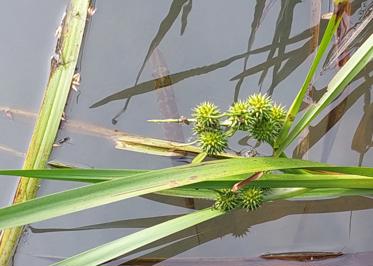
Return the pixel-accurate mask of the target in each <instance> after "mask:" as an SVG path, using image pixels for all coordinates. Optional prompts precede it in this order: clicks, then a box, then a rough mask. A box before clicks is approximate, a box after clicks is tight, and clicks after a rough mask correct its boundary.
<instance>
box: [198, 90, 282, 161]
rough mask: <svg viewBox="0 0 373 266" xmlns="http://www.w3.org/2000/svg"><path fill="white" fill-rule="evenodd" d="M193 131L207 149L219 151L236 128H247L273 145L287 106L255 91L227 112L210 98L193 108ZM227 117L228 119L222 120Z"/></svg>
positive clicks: (207, 151) (213, 151)
mask: <svg viewBox="0 0 373 266" xmlns="http://www.w3.org/2000/svg"><path fill="white" fill-rule="evenodd" d="M192 116H193V118H195V120H196V122H195V124H194V128H193V130H194V132H195V133H196V134H197V135H198V141H199V144H200V146H201V148H202V150H203V151H204V152H206V153H207V154H209V155H216V154H219V153H221V152H223V151H224V150H225V149H226V148H227V146H228V138H229V137H231V136H232V135H233V134H234V133H235V132H236V131H238V130H242V131H247V132H248V133H249V134H250V136H251V137H252V138H254V139H256V140H257V141H260V142H267V143H269V144H271V145H273V142H274V140H275V139H276V138H277V136H278V134H279V133H280V130H281V128H282V126H283V123H284V119H285V116H286V111H285V109H284V108H283V107H282V106H280V105H277V104H274V103H273V102H272V100H271V98H270V97H269V96H266V95H263V94H254V95H251V96H250V97H248V98H247V99H246V100H245V101H237V102H235V103H234V104H233V105H232V106H231V107H230V108H229V109H228V111H227V112H225V113H221V112H220V110H219V108H218V107H217V106H216V105H215V104H213V103H210V102H203V103H201V104H200V105H198V106H197V107H196V108H194V110H193V114H192ZM222 119H225V121H223V122H222V121H221V120H222Z"/></svg>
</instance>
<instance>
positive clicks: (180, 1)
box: [135, 0, 188, 84]
mask: <svg viewBox="0 0 373 266" xmlns="http://www.w3.org/2000/svg"><path fill="white" fill-rule="evenodd" d="M187 1H188V0H173V1H172V4H171V6H170V10H169V11H168V14H167V16H166V17H165V18H164V19H163V20H162V22H161V24H160V25H159V29H158V32H157V34H156V35H155V37H154V39H153V40H152V42H151V43H150V46H149V49H148V53H147V54H146V56H145V59H144V62H143V63H142V65H141V68H140V71H139V73H138V74H137V77H136V82H135V84H137V83H138V82H139V79H140V76H141V73H142V71H143V70H144V67H145V64H146V62H147V61H148V59H149V57H150V55H151V54H152V53H153V51H154V49H155V48H156V47H157V46H158V45H159V44H160V43H161V41H162V39H163V37H164V36H165V35H166V33H167V32H168V31H169V30H170V29H171V27H172V25H173V23H174V22H175V20H176V18H177V17H178V16H179V14H180V12H181V9H182V7H183V5H184V4H185V3H186V2H187Z"/></svg>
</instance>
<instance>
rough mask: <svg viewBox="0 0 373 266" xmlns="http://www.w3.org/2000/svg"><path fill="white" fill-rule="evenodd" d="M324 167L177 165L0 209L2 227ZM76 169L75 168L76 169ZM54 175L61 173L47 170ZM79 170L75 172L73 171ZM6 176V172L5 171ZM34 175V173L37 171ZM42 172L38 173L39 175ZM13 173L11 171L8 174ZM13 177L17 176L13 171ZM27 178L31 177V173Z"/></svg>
mask: <svg viewBox="0 0 373 266" xmlns="http://www.w3.org/2000/svg"><path fill="white" fill-rule="evenodd" d="M317 166H318V167H321V166H325V164H322V163H316V162H310V161H301V160H293V159H284V158H277V159H274V158H243V159H225V160H218V161H212V162H206V163H200V164H197V165H187V166H178V167H172V168H166V169H161V170H154V171H151V172H146V173H141V174H136V175H132V176H129V177H127V178H116V179H114V180H109V181H105V182H100V183H97V184H92V185H88V186H85V187H80V188H76V189H72V190H68V191H64V192H60V193H55V194H52V195H48V196H44V197H40V198H37V199H33V200H30V201H28V202H24V203H20V204H17V205H14V206H10V207H6V208H2V209H0V228H8V227H13V226H19V225H24V224H28V223H32V222H37V221H42V220H46V219H49V218H53V217H57V216H61V215H64V214H69V213H73V212H77V211H80V210H84V209H88V208H93V207H96V206H101V205H105V204H108V203H112V202H116V201H120V200H123V199H126V198H130V197H135V196H140V195H145V194H148V193H154V192H158V191H162V190H165V189H169V188H174V187H180V186H185V185H188V184H193V183H198V182H202V181H208V180H218V179H219V178H224V177H226V176H229V175H240V174H248V173H252V172H259V171H267V170H278V169H284V168H304V167H317ZM73 170H74V169H73ZM44 171H45V172H44V173H47V171H50V172H49V175H51V176H52V175H55V174H56V173H58V172H60V171H65V173H66V171H68V170H66V169H62V170H44ZM74 171H76V169H75V170H74ZM109 171H110V172H108V171H107V170H92V169H90V170H85V171H84V174H85V175H88V174H89V172H90V174H91V175H92V176H96V177H97V176H101V177H102V176H120V170H109ZM3 173H5V172H3ZM34 173H35V172H34ZM40 173H41V172H39V174H40ZM6 174H11V172H9V171H8V172H6ZM14 174H18V173H16V172H14ZM25 174H26V175H30V174H31V175H32V170H30V171H29V172H28V173H25ZM126 174H127V172H126Z"/></svg>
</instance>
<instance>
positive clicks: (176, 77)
mask: <svg viewBox="0 0 373 266" xmlns="http://www.w3.org/2000/svg"><path fill="white" fill-rule="evenodd" d="M310 36H311V34H310V30H309V29H307V30H305V31H303V32H301V33H300V34H298V35H296V36H294V37H292V38H290V39H289V42H288V44H289V45H290V44H294V43H297V42H301V41H303V40H305V39H307V38H309V37H310ZM271 47H272V45H266V46H263V47H261V48H258V49H254V50H251V51H249V52H246V53H241V54H238V55H235V56H232V57H229V58H227V59H224V60H221V61H219V62H217V63H213V64H210V65H206V66H201V67H197V68H193V69H189V70H185V71H182V72H178V73H175V74H170V75H169V76H168V80H169V82H166V83H165V82H163V80H164V78H163V77H162V79H163V80H161V78H158V79H153V80H149V81H146V82H143V83H140V84H138V85H135V86H132V87H129V88H126V89H124V90H121V91H119V92H117V93H114V94H111V95H109V96H107V97H105V98H103V99H101V100H99V101H98V102H96V103H94V104H92V105H91V106H90V108H97V107H100V106H102V105H105V104H107V103H110V102H112V101H117V100H123V99H128V98H131V97H133V96H136V95H140V94H144V93H148V92H151V91H154V90H156V89H159V88H163V87H166V86H170V85H171V84H176V83H178V82H180V81H182V80H184V79H187V78H192V77H196V76H200V75H204V74H208V73H210V72H213V71H215V70H218V69H221V68H224V67H226V66H228V65H230V64H231V63H233V62H235V61H237V60H239V59H243V58H245V57H246V56H247V55H251V54H259V53H263V52H266V51H268V50H270V49H271ZM301 53H303V54H304V51H302V50H301V49H296V50H294V51H291V52H289V53H286V56H285V57H284V60H287V59H289V58H290V57H297V56H299V55H300V54H301ZM276 63H278V59H277V58H276V57H275V58H273V59H272V60H270V61H267V62H264V63H262V64H259V65H256V66H254V67H252V68H250V69H247V70H246V71H244V72H242V73H241V74H239V75H237V76H235V77H233V78H232V79H231V80H236V79H240V78H243V77H246V76H249V75H253V74H256V73H258V72H260V71H262V70H263V69H265V68H268V67H271V66H272V65H274V64H276ZM296 66H298V65H296Z"/></svg>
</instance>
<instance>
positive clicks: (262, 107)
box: [246, 93, 272, 120]
mask: <svg viewBox="0 0 373 266" xmlns="http://www.w3.org/2000/svg"><path fill="white" fill-rule="evenodd" d="M246 102H247V104H248V106H249V108H248V110H249V114H250V115H251V116H252V117H253V118H254V119H256V120H261V119H263V118H264V119H266V118H268V117H269V116H270V114H271V108H272V100H271V98H270V97H269V96H267V95H266V94H260V93H258V94H253V95H251V96H250V97H249V98H248V99H247V101H246Z"/></svg>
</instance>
